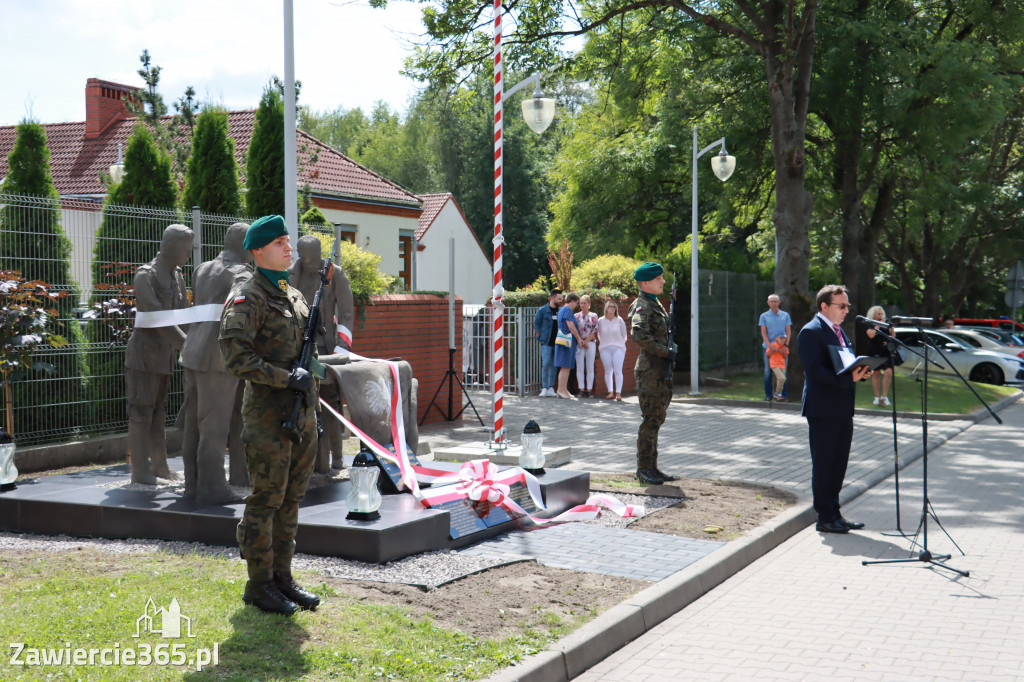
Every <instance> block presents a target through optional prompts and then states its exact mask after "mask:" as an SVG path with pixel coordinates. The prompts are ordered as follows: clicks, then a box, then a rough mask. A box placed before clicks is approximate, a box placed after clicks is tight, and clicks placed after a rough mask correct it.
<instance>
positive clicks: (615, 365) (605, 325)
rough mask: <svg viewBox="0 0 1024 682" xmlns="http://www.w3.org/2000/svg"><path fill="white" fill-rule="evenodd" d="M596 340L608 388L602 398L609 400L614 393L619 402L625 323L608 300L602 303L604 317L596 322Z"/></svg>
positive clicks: (624, 351) (616, 308)
mask: <svg viewBox="0 0 1024 682" xmlns="http://www.w3.org/2000/svg"><path fill="white" fill-rule="evenodd" d="M597 340H598V343H600V345H601V364H602V365H604V384H605V386H606V387H607V388H608V395H606V396H605V397H604V398H605V400H611V399H612V394H613V393H614V394H615V399H616V400H619V401H621V400H622V361H623V360H624V359H625V358H626V323H625V322H624V321H623V319H622V318H621V317H619V306H618V304H617V303H615V301H610V300H609V301H605V303H604V317H602V318H601V319H600V320H598V321H597ZM613 378H614V382H613ZM616 386H617V387H618V389H617V390H616V388H615V387H616Z"/></svg>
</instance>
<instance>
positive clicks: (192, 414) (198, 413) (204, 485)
mask: <svg viewBox="0 0 1024 682" xmlns="http://www.w3.org/2000/svg"><path fill="white" fill-rule="evenodd" d="M248 228H249V226H248V225H247V224H246V223H235V224H234V225H232V226H231V227H229V228H228V230H227V233H226V235H225V237H224V250H223V251H221V252H220V254H219V255H218V256H217V257H216V258H214V259H213V260H211V261H207V262H206V263H203V264H202V265H200V266H199V267H198V268H197V269H196V270H195V273H194V274H193V275H192V304H193V305H204V304H208V303H216V304H223V303H224V301H225V300H227V298H228V295H229V294H230V293H231V291H232V290H233V289H234V288H235V287H236V286H237V285H238V284H241V283H242V282H244V281H245V280H247V279H249V278H250V277H252V271H251V270H250V269H249V267H248V263H250V262H251V261H252V255H251V254H250V253H249V252H248V251H245V250H244V249H242V242H243V241H244V240H245V231H246V230H247V229H248ZM219 335H220V321H219V320H218V321H214V322H197V323H195V324H192V325H191V326H190V329H189V330H188V336H187V338H186V339H185V345H184V347H183V348H182V349H181V364H182V366H183V367H184V368H185V394H186V395H185V406H184V411H185V414H184V431H185V434H184V439H183V441H182V447H181V453H182V458H183V459H184V460H185V495H186V496H195V498H196V500H197V501H199V502H207V503H214V504H216V503H225V502H234V501H238V500H237V498H235V497H234V496H233V495H232V494H231V491H230V490H229V489H228V487H227V484H226V483H225V482H224V449H225V448H227V450H228V453H229V462H230V464H229V471H230V474H229V479H230V483H231V485H233V486H239V487H247V486H248V485H249V474H248V472H247V471H246V468H245V443H244V442H243V441H242V415H241V404H242V403H241V393H242V382H240V381H239V380H238V379H237V378H235V377H233V376H232V375H230V374H228V373H227V372H226V371H225V369H224V359H223V358H222V357H221V354H220V347H219V346H218V343H217V338H218V336H219Z"/></svg>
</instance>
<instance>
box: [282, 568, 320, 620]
mask: <svg viewBox="0 0 1024 682" xmlns="http://www.w3.org/2000/svg"><path fill="white" fill-rule="evenodd" d="M274 583H275V584H276V585H277V589H279V590H280V591H281V594H283V595H284V596H285V597H286V598H288V599H291V600H292V601H293V602H295V603H296V604H297V605H298V606H299V608H300V609H302V610H304V611H316V607H318V606H320V597H318V596H316V595H315V594H313V593H312V592H310V591H309V590H305V589H303V588H302V587H300V586H299V584H298V583H297V582H295V578H293V577H292V574H291V573H284V572H281V573H278V572H275V573H274Z"/></svg>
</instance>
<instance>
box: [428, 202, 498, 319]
mask: <svg viewBox="0 0 1024 682" xmlns="http://www.w3.org/2000/svg"><path fill="white" fill-rule="evenodd" d="M418 198H419V199H420V201H422V202H423V212H422V213H421V214H420V217H419V227H418V228H417V229H416V242H417V247H416V248H417V250H418V251H419V253H418V254H417V258H416V288H417V289H420V290H433V291H448V285H449V272H450V268H451V267H453V266H454V268H455V295H456V296H459V297H461V298H462V299H463V302H465V303H469V304H480V305H483V304H484V303H486V302H487V299H489V298H490V297H491V293H492V292H491V279H492V276H493V275H492V270H491V261H490V258H489V254H488V253H487V251H486V250H485V249H484V247H483V244H481V243H480V239H479V238H477V236H476V233H475V232H474V231H473V228H472V227H470V225H469V221H467V220H466V216H465V214H464V213H463V212H462V208H460V207H459V203H458V202H457V201H455V197H454V196H453V195H452V194H451V192H447V193H444V194H421V195H419V197H418ZM452 238H454V239H455V262H454V264H453V263H452V262H451V258H450V257H449V256H450V246H449V244H450V239H452Z"/></svg>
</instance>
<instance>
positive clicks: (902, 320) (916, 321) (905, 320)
mask: <svg viewBox="0 0 1024 682" xmlns="http://www.w3.org/2000/svg"><path fill="white" fill-rule="evenodd" d="M892 323H893V324H912V325H915V326H918V327H924V326H926V325H927V326H929V327H930V326H932V325H933V324H935V320H933V319H932V318H930V317H902V316H900V315H893V316H892Z"/></svg>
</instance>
